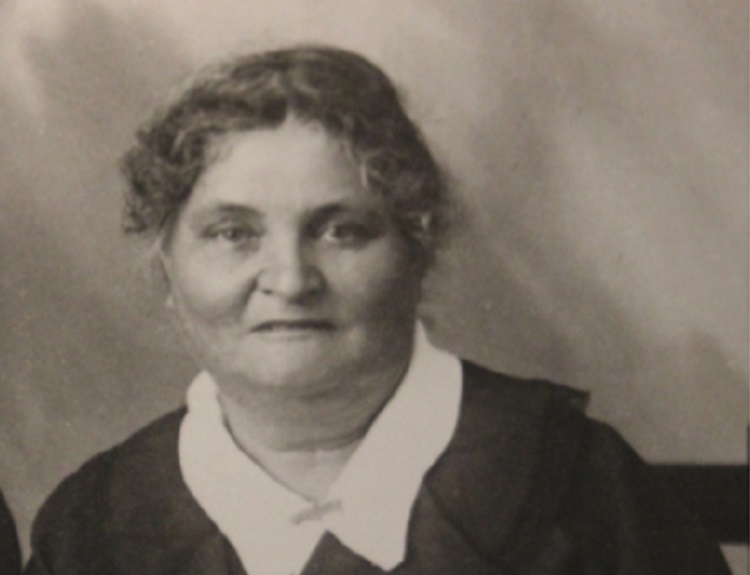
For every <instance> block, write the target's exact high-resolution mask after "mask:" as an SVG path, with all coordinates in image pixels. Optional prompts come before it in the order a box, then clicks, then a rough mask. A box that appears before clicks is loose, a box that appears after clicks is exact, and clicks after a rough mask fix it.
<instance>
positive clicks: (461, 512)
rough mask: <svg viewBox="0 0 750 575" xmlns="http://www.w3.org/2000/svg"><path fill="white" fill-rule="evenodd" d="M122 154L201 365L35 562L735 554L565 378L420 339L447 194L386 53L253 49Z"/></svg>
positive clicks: (59, 498) (673, 558) (708, 562)
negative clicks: (528, 373) (525, 375)
mask: <svg viewBox="0 0 750 575" xmlns="http://www.w3.org/2000/svg"><path fill="white" fill-rule="evenodd" d="M123 166H124V172H125V174H126V176H127V177H128V179H129V183H130V188H129V189H130V192H129V196H128V203H127V207H128V209H127V214H128V223H129V229H130V230H132V231H135V232H141V233H143V234H146V235H147V236H148V237H151V238H152V240H153V241H154V243H155V245H156V246H157V252H158V262H159V264H160V266H161V269H163V272H164V276H165V278H166V283H167V287H168V294H167V297H166V305H167V306H168V308H169V309H170V310H171V311H172V312H173V313H174V316H175V318H176V319H177V322H178V324H179V326H180V329H181V331H182V333H183V335H184V339H185V341H186V343H187V345H188V347H189V349H190V351H191V353H192V355H193V356H194V358H195V360H196V361H197V363H198V364H199V365H200V366H201V367H202V368H203V371H202V372H201V373H200V374H199V375H198V376H197V377H196V378H195V380H194V381H193V382H192V384H191V385H190V387H189V389H188V392H187V407H186V409H181V410H179V411H176V412H174V413H171V414H169V415H167V416H165V417H163V418H162V419H160V420H158V421H156V422H155V423H153V424H151V425H149V426H148V427H146V428H145V429H143V430H142V431H140V432H138V433H137V434H135V435H134V436H133V437H131V438H130V439H128V440H127V441H125V442H124V443H123V444H122V445H119V446H117V447H115V448H113V449H111V450H110V451H108V452H106V453H104V454H101V455H98V456H97V457H95V458H94V459H92V460H91V461H90V462H89V463H87V464H86V465H84V466H83V468H82V469H80V470H79V471H78V472H77V473H75V474H74V475H73V476H71V477H70V478H68V479H67V480H65V481H64V482H63V483H62V485H61V486H60V487H59V488H58V489H57V490H56V491H55V493H54V494H53V495H52V496H51V497H50V499H49V500H48V501H47V503H46V504H45V506H44V508H43V509H42V511H41V513H40V515H39V517H38V518H37V520H36V523H35V528H34V535H33V557H32V559H31V561H30V563H29V566H28V568H27V572H28V573H37V574H42V573H45V574H56V575H63V574H71V575H72V574H76V575H79V574H83V573H86V574H93V573H98V574H108V575H116V574H128V575H131V574H135V573H137V574H139V575H148V574H157V573H158V574H167V573H169V574H187V573H210V574H212V575H221V574H230V573H232V574H241V573H247V574H249V575H290V574H300V573H304V574H313V573H325V574H337V573H340V574H351V573H360V574H365V573H372V574H375V573H383V572H394V573H400V574H412V573H414V574H416V573H434V574H437V573H444V574H450V575H457V574H466V575H470V574H481V573H517V574H522V573H529V574H531V573H539V574H541V573H544V574H562V573H565V574H579V575H586V574H591V575H593V574H597V575H598V574H622V575H624V574H633V575H635V574H639V575H642V574H647V573H654V574H656V573H659V574H664V573H679V574H681V575H685V574H689V573H694V574H701V575H706V574H711V573H727V570H726V567H725V565H724V563H723V560H722V558H721V555H720V553H719V551H718V549H717V548H716V547H715V546H714V545H712V544H711V543H709V542H708V540H707V538H706V535H705V533H704V532H703V531H702V530H701V529H700V528H699V527H698V526H696V525H695V524H694V523H693V522H692V521H691V518H690V517H689V516H688V515H687V514H686V513H685V512H684V511H682V510H681V509H680V508H679V507H678V506H677V505H675V504H674V502H673V501H671V500H670V497H669V495H668V494H667V493H665V492H664V491H663V490H662V489H661V488H660V487H659V486H658V485H657V484H656V483H655V482H654V481H653V479H652V477H651V475H650V472H649V469H648V468H647V467H646V465H644V463H643V462H642V461H641V460H640V459H639V458H638V457H637V456H636V455H635V454H634V453H633V451H632V450H631V449H630V448H629V447H628V446H627V445H626V444H625V443H624V442H623V441H622V440H621V439H620V438H619V437H618V436H617V435H616V434H615V433H614V432H613V431H612V430H611V429H610V428H608V427H606V426H605V425H602V424H600V423H597V422H594V421H592V420H589V419H587V418H586V417H585V416H584V415H583V414H582V413H581V412H580V411H579V410H578V409H576V408H575V404H576V400H577V399H579V394H578V393H577V392H574V391H572V390H569V389H567V388H563V387H560V386H555V385H553V384H549V383H545V382H537V381H519V380H517V379H514V378H511V377H508V376H505V375H501V374H498V373H493V372H491V371H489V370H487V369H485V368H482V367H480V366H478V365H473V364H471V363H469V362H466V361H462V360H460V359H458V358H456V357H455V356H453V355H451V354H449V353H446V352H444V351H441V350H438V349H436V348H434V347H433V346H432V345H431V344H430V342H429V341H428V339H427V338H426V337H425V334H424V332H423V331H422V329H421V328H420V326H419V324H418V322H417V307H418V304H419V302H420V291H421V290H420V286H421V283H422V279H423V277H424V275H425V273H426V272H427V271H428V269H429V267H430V264H431V263H432V261H433V258H434V253H435V250H436V247H437V246H438V244H439V240H440V239H441V237H442V236H443V234H444V232H445V228H446V220H447V218H446V215H447V213H448V210H447V205H448V201H447V197H446V188H445V183H444V180H443V179H442V177H441V175H440V171H439V169H438V167H437V166H436V163H435V161H434V159H433V157H432V155H431V154H430V152H429V150H428V148H427V147H426V145H425V143H424V141H423V138H422V137H421V136H420V134H419V132H418V130H417V129H416V127H415V126H414V125H413V123H412V122H411V121H410V120H409V118H408V117H407V115H406V114H405V112H404V111H403V109H402V106H401V104H400V101H399V98H398V95H397V93H396V91H395V90H394V88H393V86H392V85H391V83H390V81H389V80H388V78H387V77H386V76H385V75H384V74H383V73H382V72H381V71H380V70H379V69H378V68H376V67H375V66H374V65H373V64H371V63H370V62H368V61H367V60H365V59H363V58H362V57H360V56H358V55H356V54H353V53H350V52H347V51H343V50H339V49H333V48H324V47H301V48H295V49H289V50H279V51H272V52H267V53H262V54H259V55H251V56H248V57H242V58H239V59H237V60H235V61H233V62H231V63H229V64H228V65H225V66H223V67H220V68H218V69H216V70H214V71H213V72H212V73H211V74H209V75H207V77H204V78H203V79H201V80H200V81H198V82H197V83H195V84H194V85H193V86H192V87H191V88H190V89H188V90H187V91H186V92H185V93H184V94H183V95H182V96H181V97H180V98H179V99H178V100H177V101H175V102H173V103H172V104H171V105H170V106H169V107H167V108H166V109H165V111H163V112H162V113H161V114H159V115H157V116H156V118H155V119H153V120H152V122H151V123H150V124H148V125H147V126H146V127H145V128H144V129H142V130H141V131H140V132H139V134H138V142H137V144H136V145H135V147H134V148H133V149H132V150H131V151H130V152H129V153H128V154H127V155H126V157H125V159H124V162H123Z"/></svg>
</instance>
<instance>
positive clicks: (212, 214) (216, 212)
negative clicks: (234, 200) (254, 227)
mask: <svg viewBox="0 0 750 575" xmlns="http://www.w3.org/2000/svg"><path fill="white" fill-rule="evenodd" d="M224 217H241V218H243V219H263V214H261V213H260V212H259V211H258V210H256V209H255V208H252V207H250V206H246V205H243V204H212V205H208V206H205V207H203V208H200V209H199V210H197V211H196V212H195V213H193V214H192V217H191V218H190V221H189V225H190V226H191V227H194V228H200V227H202V226H204V225H205V224H207V223H209V222H211V221H212V220H214V219H216V218H219V219H221V218H224Z"/></svg>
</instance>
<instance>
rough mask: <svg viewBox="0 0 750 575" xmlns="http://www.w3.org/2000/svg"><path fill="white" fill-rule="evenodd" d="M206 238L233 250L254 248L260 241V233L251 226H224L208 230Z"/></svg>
mask: <svg viewBox="0 0 750 575" xmlns="http://www.w3.org/2000/svg"><path fill="white" fill-rule="evenodd" d="M204 235H205V237H206V238H207V239H209V240H211V241H215V242H219V243H222V244H225V245H227V246H230V247H233V248H238V249H239V248H253V247H256V245H257V243H258V241H260V233H259V232H258V231H257V230H255V229H254V228H253V227H251V226H246V225H241V224H223V225H219V226H216V227H213V228H209V229H208V230H206V233H205V234H204Z"/></svg>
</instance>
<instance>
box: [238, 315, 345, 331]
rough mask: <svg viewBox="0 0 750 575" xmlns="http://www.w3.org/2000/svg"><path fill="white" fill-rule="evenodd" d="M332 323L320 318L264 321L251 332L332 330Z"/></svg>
mask: <svg viewBox="0 0 750 575" xmlns="http://www.w3.org/2000/svg"><path fill="white" fill-rule="evenodd" d="M333 329H334V325H333V323H331V322H330V321H327V320H320V319H294V320H271V321H264V322H262V323H259V324H257V325H256V326H254V327H253V328H252V329H251V330H250V331H251V333H259V334H262V333H278V334H295V333H301V334H302V333H309V332H318V331H333Z"/></svg>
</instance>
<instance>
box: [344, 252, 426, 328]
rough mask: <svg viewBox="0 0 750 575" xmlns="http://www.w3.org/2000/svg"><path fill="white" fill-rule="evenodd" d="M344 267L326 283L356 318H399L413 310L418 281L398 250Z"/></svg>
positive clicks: (375, 254)
mask: <svg viewBox="0 0 750 575" xmlns="http://www.w3.org/2000/svg"><path fill="white" fill-rule="evenodd" d="M347 264H348V265H346V266H343V267H342V268H341V269H340V271H339V273H338V274H337V277H336V278H331V281H330V283H331V287H332V289H334V290H335V291H336V292H337V293H338V294H339V296H340V297H342V299H344V300H345V301H346V303H347V304H348V307H349V311H350V312H352V313H354V314H356V315H357V316H358V317H360V318H362V319H364V318H368V319H371V320H372V319H376V320H377V319H378V318H383V319H386V318H392V317H394V316H399V317H403V316H404V315H407V316H408V315H410V314H411V312H412V311H413V310H414V308H415V307H416V305H417V303H418V299H419V293H420V289H419V285H420V282H419V279H418V277H417V275H416V273H415V271H414V269H413V268H412V267H411V266H410V265H409V262H408V259H407V258H406V257H405V256H404V255H402V253H401V252H400V251H395V250H382V253H380V252H375V253H373V254H369V257H365V258H357V259H356V260H353V261H351V262H347Z"/></svg>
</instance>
